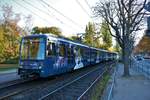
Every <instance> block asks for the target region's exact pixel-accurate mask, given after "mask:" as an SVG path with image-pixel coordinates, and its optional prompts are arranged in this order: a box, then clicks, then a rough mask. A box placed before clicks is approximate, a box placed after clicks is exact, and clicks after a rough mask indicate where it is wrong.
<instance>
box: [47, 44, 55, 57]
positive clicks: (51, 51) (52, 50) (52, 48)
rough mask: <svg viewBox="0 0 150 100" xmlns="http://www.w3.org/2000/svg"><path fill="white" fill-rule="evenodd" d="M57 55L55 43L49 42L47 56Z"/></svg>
mask: <svg viewBox="0 0 150 100" xmlns="http://www.w3.org/2000/svg"><path fill="white" fill-rule="evenodd" d="M55 54H56V50H55V43H51V42H49V43H48V45H47V56H54V55H55Z"/></svg>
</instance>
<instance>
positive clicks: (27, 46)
mask: <svg viewBox="0 0 150 100" xmlns="http://www.w3.org/2000/svg"><path fill="white" fill-rule="evenodd" d="M44 57H45V43H44V38H24V39H23V40H22V43H21V59H22V60H25V59H33V60H34V59H35V60H42V59H44Z"/></svg>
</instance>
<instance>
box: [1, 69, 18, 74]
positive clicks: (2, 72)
mask: <svg viewBox="0 0 150 100" xmlns="http://www.w3.org/2000/svg"><path fill="white" fill-rule="evenodd" d="M9 73H17V69H10V70H7V71H0V75H2V74H9Z"/></svg>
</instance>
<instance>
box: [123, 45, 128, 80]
mask: <svg viewBox="0 0 150 100" xmlns="http://www.w3.org/2000/svg"><path fill="white" fill-rule="evenodd" d="M122 57H123V64H124V73H123V76H124V77H129V76H130V72H129V64H130V53H129V48H128V46H125V47H124V48H123V49H122Z"/></svg>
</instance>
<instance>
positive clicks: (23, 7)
mask: <svg viewBox="0 0 150 100" xmlns="http://www.w3.org/2000/svg"><path fill="white" fill-rule="evenodd" d="M13 1H14V2H15V3H16V4H17V5H19V6H20V7H23V8H24V9H26V10H27V11H30V12H31V13H33V14H34V15H36V16H38V17H39V18H41V19H42V20H43V21H45V22H46V23H48V20H46V19H45V18H43V17H41V16H39V15H38V14H36V13H35V12H33V11H32V10H30V9H29V8H27V7H25V6H23V5H21V4H20V3H18V2H16V1H15V0H13ZM48 24H49V23H48Z"/></svg>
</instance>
